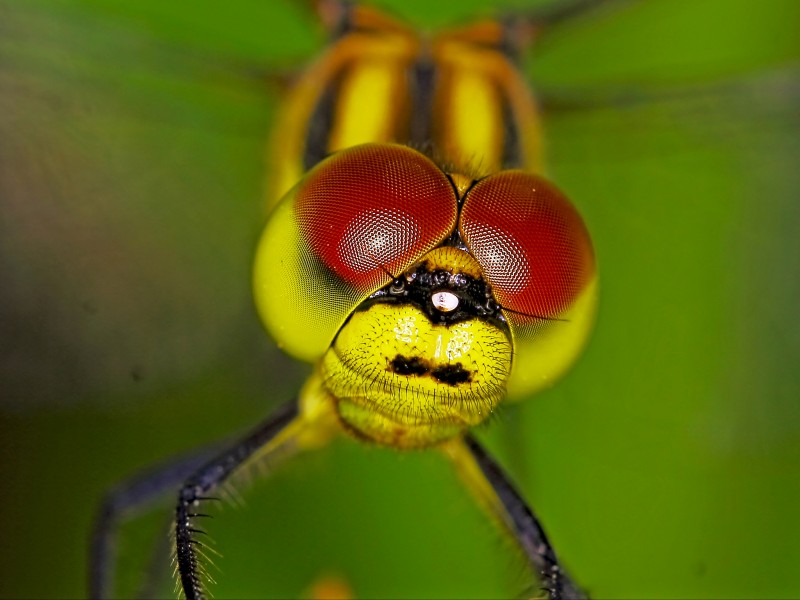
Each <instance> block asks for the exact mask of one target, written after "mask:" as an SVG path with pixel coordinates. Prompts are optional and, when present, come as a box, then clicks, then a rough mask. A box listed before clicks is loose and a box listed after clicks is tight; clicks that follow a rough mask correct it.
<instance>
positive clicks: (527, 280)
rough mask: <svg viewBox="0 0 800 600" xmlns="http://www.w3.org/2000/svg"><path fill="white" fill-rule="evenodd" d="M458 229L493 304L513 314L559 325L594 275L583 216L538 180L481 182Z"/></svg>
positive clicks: (513, 175) (512, 174) (514, 176)
mask: <svg viewBox="0 0 800 600" xmlns="http://www.w3.org/2000/svg"><path fill="white" fill-rule="evenodd" d="M459 227H460V232H461V235H462V238H463V239H464V242H465V243H466V244H467V247H468V248H469V249H470V252H472V254H473V256H475V259H476V260H477V261H478V263H480V265H481V267H482V268H483V270H484V273H485V275H486V278H487V279H488V280H489V283H490V284H491V285H492V290H493V292H494V294H495V297H496V298H497V301H498V302H499V303H500V304H501V305H502V306H503V307H504V308H507V309H509V310H510V311H512V312H514V313H522V314H524V315H529V316H537V317H545V318H552V317H557V316H558V315H559V314H561V313H562V312H564V311H565V310H566V309H568V308H569V307H570V305H571V304H572V303H573V302H574V301H575V299H576V298H577V297H578V295H579V294H580V293H581V292H582V291H583V290H584V288H585V287H586V286H587V284H588V283H589V281H590V280H591V279H592V276H593V275H594V270H595V262H594V252H593V250H592V243H591V239H590V238H589V233H588V231H587V230H586V226H585V225H584V223H583V220H582V219H581V216H580V215H579V214H578V212H577V210H575V208H574V207H573V206H572V204H571V203H570V201H569V200H568V199H567V198H566V197H565V196H564V195H563V194H562V193H561V192H560V191H559V190H558V189H556V188H555V187H554V186H553V185H552V184H551V183H549V182H548V181H547V180H545V179H543V178H542V177H539V176H536V175H531V174H529V173H525V172H522V171H505V172H502V173H498V174H497V175H492V176H490V177H487V178H486V179H483V180H481V181H479V182H478V183H477V184H476V185H475V186H474V187H473V188H472V189H471V190H470V191H469V193H468V194H467V198H466V200H465V202H464V207H463V209H462V211H461V220H460V224H459ZM513 316H514V315H512V317H513ZM512 320H513V319H512Z"/></svg>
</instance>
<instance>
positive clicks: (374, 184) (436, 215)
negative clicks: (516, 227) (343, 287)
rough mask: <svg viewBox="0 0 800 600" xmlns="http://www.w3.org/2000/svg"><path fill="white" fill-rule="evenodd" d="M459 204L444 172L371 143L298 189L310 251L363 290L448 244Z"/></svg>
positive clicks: (319, 170)
mask: <svg viewBox="0 0 800 600" xmlns="http://www.w3.org/2000/svg"><path fill="white" fill-rule="evenodd" d="M456 215H457V201H456V196H455V193H454V192H453V188H452V186H451V184H450V182H449V181H448V179H447V177H446V176H445V175H444V173H442V171H441V170H440V169H439V168H438V167H437V166H436V165H435V164H434V163H433V162H432V161H431V160H430V159H428V158H427V157H425V156H424V155H422V154H420V153H419V152H416V151H415V150H412V149H410V148H407V147H404V146H397V145H377V144H367V145H363V146H356V147H353V148H349V149H347V150H344V151H342V152H339V153H337V154H335V155H333V156H332V157H330V158H329V159H327V160H325V161H323V162H322V163H320V164H319V165H318V166H317V167H315V168H314V169H313V170H312V171H311V172H310V173H309V174H308V176H307V177H306V179H305V180H304V182H303V183H302V184H301V186H300V187H299V188H298V190H297V195H296V198H295V217H296V219H297V223H298V226H299V229H300V232H301V234H302V236H303V238H304V240H305V242H306V243H307V244H308V247H309V249H310V250H311V252H312V253H313V254H314V255H315V256H317V257H318V258H319V259H320V260H321V261H322V262H323V263H324V264H325V265H326V266H327V267H328V268H329V269H330V270H331V271H333V273H335V274H336V275H337V276H338V277H339V278H340V279H341V280H342V281H344V282H345V283H347V284H348V285H350V286H352V287H353V288H355V289H356V290H358V291H360V292H371V291H374V290H375V289H377V288H379V287H380V286H381V285H383V284H384V283H386V281H387V280H388V279H389V278H390V275H389V274H390V273H395V274H396V273H401V272H403V271H405V270H406V269H407V268H408V267H409V266H411V265H412V264H413V263H414V262H415V261H416V260H418V259H419V258H420V257H421V256H422V255H423V254H425V253H426V252H428V251H430V250H432V249H433V248H435V247H436V246H438V245H439V244H440V243H441V242H443V241H444V240H445V239H446V238H447V237H448V236H449V235H450V234H451V233H452V231H453V229H454V228H455V223H456Z"/></svg>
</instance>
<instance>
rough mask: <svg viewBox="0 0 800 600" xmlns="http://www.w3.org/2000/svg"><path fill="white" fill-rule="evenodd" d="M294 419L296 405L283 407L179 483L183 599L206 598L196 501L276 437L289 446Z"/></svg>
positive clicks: (178, 550) (177, 511)
mask: <svg viewBox="0 0 800 600" xmlns="http://www.w3.org/2000/svg"><path fill="white" fill-rule="evenodd" d="M297 417H298V406H297V403H296V402H293V403H291V404H289V405H287V406H285V407H283V408H282V409H280V410H279V411H278V412H277V413H275V414H273V415H272V416H271V417H270V418H269V419H268V420H267V421H266V422H265V423H263V424H262V425H260V426H259V427H258V428H257V429H255V430H254V431H253V432H252V433H250V434H249V435H248V436H247V437H245V438H244V439H242V440H241V441H239V442H238V443H236V444H235V445H233V446H231V447H230V448H229V449H227V450H225V451H223V452H222V453H221V454H219V455H218V456H217V457H216V458H214V459H212V460H211V461H209V462H207V463H205V464H204V465H203V466H202V467H200V468H199V469H197V470H196V471H195V472H194V473H193V474H192V475H190V476H189V478H188V479H187V480H186V482H185V483H184V484H183V487H182V488H181V490H180V494H179V495H178V506H177V508H176V509H175V546H176V555H177V559H178V574H179V577H180V583H181V586H182V587H183V592H184V595H185V596H186V600H200V599H202V598H205V597H206V596H205V593H204V591H203V581H202V579H203V567H202V565H201V564H200V562H199V561H198V555H201V554H202V550H201V548H202V546H203V544H202V542H201V541H200V540H198V539H196V534H198V533H203V532H202V531H201V530H199V529H196V528H195V527H194V520H195V519H196V518H197V517H200V516H202V513H200V512H198V510H199V505H200V502H201V501H203V500H208V499H210V497H209V494H210V493H211V492H212V491H213V490H214V489H215V488H216V487H217V486H218V485H220V484H221V483H223V482H224V481H225V480H226V479H228V477H229V476H230V475H231V474H232V473H233V472H234V471H235V470H236V469H237V468H238V467H240V466H241V465H242V464H244V463H245V462H247V461H248V460H249V459H250V458H251V457H253V455H254V454H256V453H257V452H259V451H263V452H264V453H265V455H269V454H271V453H273V452H275V451H276V450H278V448H279V447H280V445H281V444H280V443H277V444H270V443H271V442H273V443H276V442H277V438H278V436H279V435H280V434H287V433H288V436H287V437H286V440H281V441H286V442H287V443H291V442H292V441H293V436H294V435H295V434H296V432H290V431H289V426H290V425H292V424H298V423H299V422H300V421H301V419H298V418H297ZM273 445H275V447H273Z"/></svg>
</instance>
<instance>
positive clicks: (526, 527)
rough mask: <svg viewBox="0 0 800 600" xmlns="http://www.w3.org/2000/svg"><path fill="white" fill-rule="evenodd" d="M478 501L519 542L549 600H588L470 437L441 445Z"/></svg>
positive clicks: (515, 493)
mask: <svg viewBox="0 0 800 600" xmlns="http://www.w3.org/2000/svg"><path fill="white" fill-rule="evenodd" d="M442 450H443V451H444V452H445V454H446V455H447V456H448V458H450V459H451V460H452V461H453V463H454V464H455V466H456V468H457V469H458V471H459V474H460V475H461V477H462V479H463V480H464V482H465V483H466V484H467V485H468V486H469V488H470V490H471V491H472V492H473V494H474V495H475V496H476V498H477V499H478V501H479V502H480V503H481V504H482V505H483V506H484V507H485V508H486V509H487V510H488V511H489V513H490V514H491V515H492V516H493V517H495V518H496V520H497V521H498V522H499V523H500V524H501V525H502V526H503V527H505V528H506V530H507V531H508V532H509V533H510V534H511V535H513V537H514V538H515V539H516V540H517V542H519V544H520V546H521V547H522V549H523V551H524V552H525V555H526V556H527V558H528V560H529V561H530V564H531V566H532V567H533V568H534V570H535V571H536V572H537V574H538V576H539V583H540V585H541V586H542V588H543V589H544V590H545V591H546V592H547V594H548V596H549V598H550V600H566V599H568V598H569V599H575V600H585V598H586V595H585V594H584V593H583V591H582V590H581V589H580V588H579V587H578V586H577V585H576V584H575V582H574V581H572V579H571V578H570V577H569V575H568V574H567V572H566V571H565V570H564V567H563V566H561V564H560V563H559V562H558V557H557V556H556V553H555V550H553V546H552V545H551V544H550V541H549V540H548V539H547V536H546V535H545V533H544V529H543V528H542V525H541V524H540V523H539V520H538V519H537V518H536V515H534V514H533V511H532V510H531V509H530V507H529V506H528V505H527V504H526V503H525V500H524V499H523V498H522V496H521V495H520V494H519V492H518V491H517V490H516V488H515V487H514V486H513V484H512V483H511V481H509V479H508V476H507V475H506V474H505V473H504V472H503V470H502V469H501V468H500V466H499V465H498V464H497V463H496V462H495V461H494V460H493V459H492V457H491V456H489V454H488V453H487V452H486V450H484V449H483V447H482V446H481V445H480V444H479V443H478V442H477V441H476V440H475V439H474V438H473V437H471V436H469V435H467V436H465V437H464V439H463V440H460V439H459V440H453V441H451V442H449V443H447V444H444V445H442Z"/></svg>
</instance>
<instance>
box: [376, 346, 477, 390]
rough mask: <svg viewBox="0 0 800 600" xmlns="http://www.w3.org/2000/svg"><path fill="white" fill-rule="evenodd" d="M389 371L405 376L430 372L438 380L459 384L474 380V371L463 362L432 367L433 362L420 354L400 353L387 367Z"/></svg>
mask: <svg viewBox="0 0 800 600" xmlns="http://www.w3.org/2000/svg"><path fill="white" fill-rule="evenodd" d="M386 370H387V371H391V372H392V373H396V374H398V375H405V376H410V375H414V376H423V375H428V374H430V376H431V377H433V378H434V379H436V380H437V381H439V382H441V383H444V384H447V385H452V386H458V385H460V384H462V383H469V382H470V381H472V373H471V372H470V371H468V370H467V369H465V368H464V367H463V366H461V363H455V364H453V365H445V366H443V367H432V366H431V363H430V362H429V361H427V360H425V359H424V358H420V357H419V356H403V355H402V354H398V355H397V356H395V357H394V358H393V359H392V360H391V361H389V366H388V367H387V368H386Z"/></svg>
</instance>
